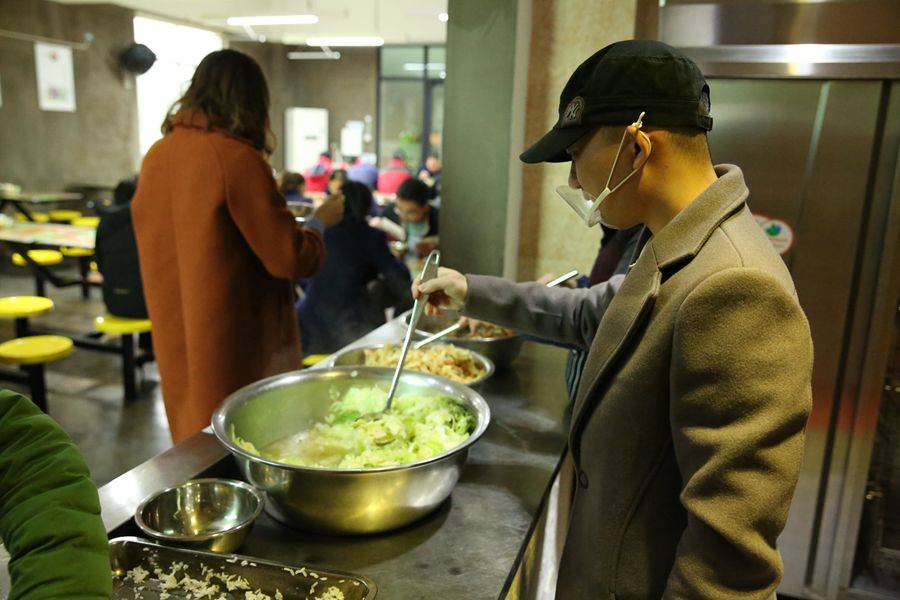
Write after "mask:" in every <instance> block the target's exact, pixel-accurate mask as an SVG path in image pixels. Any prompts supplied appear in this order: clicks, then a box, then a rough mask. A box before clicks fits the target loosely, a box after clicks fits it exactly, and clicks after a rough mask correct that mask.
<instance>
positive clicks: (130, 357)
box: [122, 333, 137, 400]
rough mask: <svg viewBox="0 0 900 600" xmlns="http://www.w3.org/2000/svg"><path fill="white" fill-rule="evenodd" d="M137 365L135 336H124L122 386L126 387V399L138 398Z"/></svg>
mask: <svg viewBox="0 0 900 600" xmlns="http://www.w3.org/2000/svg"><path fill="white" fill-rule="evenodd" d="M136 369H137V365H136V362H135V357H134V336H133V335H132V334H130V333H127V334H125V335H123V336H122V384H123V385H124V386H125V399H126V400H134V399H135V398H137V380H136V379H137V377H136V375H135V370H136Z"/></svg>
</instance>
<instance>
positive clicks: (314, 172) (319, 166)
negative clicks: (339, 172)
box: [304, 152, 334, 192]
mask: <svg viewBox="0 0 900 600" xmlns="http://www.w3.org/2000/svg"><path fill="white" fill-rule="evenodd" d="M333 169H334V165H332V164H331V153H330V152H323V153H322V154H320V155H319V160H317V161H316V164H314V165H313V166H311V167H310V168H308V169H307V170H306V172H305V173H304V175H305V176H306V191H307V192H324V191H325V190H327V189H328V180H329V179H330V178H331V171H332V170H333Z"/></svg>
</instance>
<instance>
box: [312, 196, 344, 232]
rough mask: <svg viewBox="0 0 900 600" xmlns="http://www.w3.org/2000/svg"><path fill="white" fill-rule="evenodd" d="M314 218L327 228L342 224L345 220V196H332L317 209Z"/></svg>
mask: <svg viewBox="0 0 900 600" xmlns="http://www.w3.org/2000/svg"><path fill="white" fill-rule="evenodd" d="M313 218H314V219H318V220H319V221H321V222H322V224H323V225H324V226H325V227H333V226H334V225H337V224H338V223H340V221H341V219H343V218H344V195H343V194H337V195H335V196H330V197H329V198H328V199H327V200H325V202H323V203H322V205H321V206H319V208H317V209H316V212H314V213H313Z"/></svg>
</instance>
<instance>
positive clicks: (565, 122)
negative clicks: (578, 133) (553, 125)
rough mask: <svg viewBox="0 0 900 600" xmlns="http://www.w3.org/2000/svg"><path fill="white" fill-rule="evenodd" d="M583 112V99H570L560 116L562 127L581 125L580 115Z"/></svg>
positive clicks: (577, 97)
mask: <svg viewBox="0 0 900 600" xmlns="http://www.w3.org/2000/svg"><path fill="white" fill-rule="evenodd" d="M583 112H584V98H582V97H581V96H575V97H574V98H572V100H571V102H569V105H568V106H566V110H564V111H563V114H562V123H561V126H562V127H568V126H569V125H581V114H582V113H583Z"/></svg>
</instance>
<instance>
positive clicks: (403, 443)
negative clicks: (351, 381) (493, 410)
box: [231, 387, 475, 469]
mask: <svg viewBox="0 0 900 600" xmlns="http://www.w3.org/2000/svg"><path fill="white" fill-rule="evenodd" d="M332 394H333V395H335V396H336V395H338V394H336V393H335V392H334V391H333V392H332ZM386 400H387V391H385V390H383V389H381V388H378V387H353V388H350V389H349V390H348V391H347V392H346V393H345V394H344V395H343V397H335V398H333V402H332V404H331V406H330V407H329V409H328V413H327V414H326V415H325V419H324V421H323V422H320V423H316V424H315V425H313V426H312V427H311V428H309V429H307V430H305V431H301V432H298V433H296V434H294V435H290V436H288V437H285V438H282V439H280V440H277V441H275V442H273V443H271V444H269V445H268V446H265V447H264V448H261V449H257V448H256V447H255V446H254V445H253V444H252V443H250V442H248V441H246V440H243V439H241V438H240V437H238V436H236V435H235V434H234V431H233V430H232V432H231V437H232V439H233V440H234V442H235V443H236V444H237V445H238V446H240V447H241V448H243V449H244V450H246V451H247V452H250V453H252V454H255V455H257V456H262V457H263V458H267V459H269V460H275V461H278V462H283V463H287V464H291V465H297V466H301V467H325V468H331V469H366V468H377V467H388V466H394V465H401V464H405V463H410V462H414V461H417V460H421V459H424V458H430V457H432V456H436V455H438V454H441V453H443V452H446V451H447V450H450V449H452V448H455V447H456V446H458V445H460V444H461V443H463V442H464V441H466V440H467V439H468V438H469V436H470V435H471V434H472V432H473V431H475V417H474V416H473V415H472V413H471V412H470V411H469V410H468V409H467V408H465V407H464V406H462V405H461V404H459V403H458V402H456V401H455V400H454V399H453V398H450V397H449V396H423V395H417V394H404V395H398V396H396V397H395V398H394V402H393V404H392V406H391V410H390V412H387V413H385V414H384V415H382V416H381V417H380V418H378V419H375V420H368V419H360V420H358V419H359V417H360V416H361V415H364V414H368V413H373V412H377V411H380V410H382V409H383V408H384V404H385V401H386Z"/></svg>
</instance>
